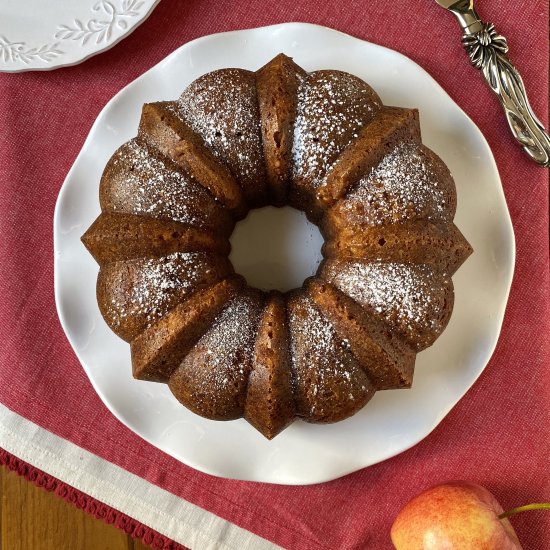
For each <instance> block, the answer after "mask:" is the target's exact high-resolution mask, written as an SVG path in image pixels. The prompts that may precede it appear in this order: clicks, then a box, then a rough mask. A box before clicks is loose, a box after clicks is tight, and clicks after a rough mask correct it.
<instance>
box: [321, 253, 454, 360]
mask: <svg viewBox="0 0 550 550" xmlns="http://www.w3.org/2000/svg"><path fill="white" fill-rule="evenodd" d="M319 276H320V277H321V278H322V279H324V280H325V281H327V282H328V283H331V284H332V285H333V286H335V287H336V288H338V289H339V290H340V291H341V292H342V293H344V294H345V295H347V296H349V297H350V298H352V299H353V300H354V301H356V302H357V303H358V304H359V305H360V306H361V307H362V308H364V309H365V311H366V312H367V313H368V314H369V315H370V316H371V317H374V318H377V319H378V320H379V322H382V323H383V324H385V325H386V326H389V327H392V330H394V331H395V332H397V333H398V334H400V335H401V336H402V337H403V338H404V339H405V340H406V341H407V343H408V344H409V345H410V346H411V347H412V348H413V349H415V350H416V351H421V350H423V349H425V348H427V347H429V346H431V345H432V344H433V343H434V342H435V340H436V339H437V338H438V336H439V335H440V334H441V333H442V332H443V331H444V330H445V327H446V326H447V324H448V322H449V320H450V318H451V313H452V311H453V305H454V290H453V281H452V279H451V277H450V275H448V274H446V273H444V272H442V271H440V270H439V269H438V268H437V267H434V266H431V265H426V264H418V265H414V264H409V263H395V262H369V261H365V260H355V259H351V260H344V259H342V260H340V259H332V260H326V261H325V262H323V265H322V266H321V268H320V269H319Z"/></svg>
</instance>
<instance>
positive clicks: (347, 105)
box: [293, 71, 380, 189]
mask: <svg viewBox="0 0 550 550" xmlns="http://www.w3.org/2000/svg"><path fill="white" fill-rule="evenodd" d="M379 107H380V102H379V100H378V97H377V96H376V94H375V93H374V92H373V91H372V90H371V89H370V88H369V86H367V84H365V83H364V82H363V81H362V80H360V79H358V78H357V77H354V76H353V75H350V74H347V73H342V72H339V71H318V72H315V73H312V74H311V75H309V76H308V77H306V78H305V79H303V80H302V83H301V85H300V86H299V88H298V107H297V116H296V124H295V127H294V145H293V157H294V175H295V176H297V177H299V178H304V179H306V180H308V182H309V183H310V184H311V186H312V187H313V188H314V189H316V188H318V187H319V186H320V185H321V184H322V183H323V179H324V177H325V175H326V173H327V172H328V171H329V169H330V168H331V166H332V165H333V164H334V162H335V161H336V160H337V158H338V156H339V154H340V153H341V152H342V151H343V150H344V148H345V147H346V146H347V145H348V144H349V143H350V142H351V141H353V140H354V139H355V138H357V137H358V132H360V130H361V128H362V127H363V126H365V125H366V124H367V123H368V122H369V121H370V120H371V119H372V118H373V116H374V115H375V113H376V112H377V111H378V109H379Z"/></svg>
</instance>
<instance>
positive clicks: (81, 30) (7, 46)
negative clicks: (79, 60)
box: [0, 0, 156, 70]
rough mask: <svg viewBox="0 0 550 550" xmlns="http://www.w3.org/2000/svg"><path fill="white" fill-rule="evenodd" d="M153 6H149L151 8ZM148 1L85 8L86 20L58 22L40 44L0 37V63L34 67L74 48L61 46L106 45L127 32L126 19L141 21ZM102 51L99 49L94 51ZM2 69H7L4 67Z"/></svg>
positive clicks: (108, 1)
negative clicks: (47, 37)
mask: <svg viewBox="0 0 550 550" xmlns="http://www.w3.org/2000/svg"><path fill="white" fill-rule="evenodd" d="M154 4H156V2H155V3H153V5H154ZM151 7H152V6H151V2H146V1H144V0H100V1H97V0H96V1H94V2H93V4H92V5H91V6H90V7H89V12H90V14H89V18H86V17H75V18H74V19H73V21H72V23H60V24H58V25H57V28H55V29H52V35H51V36H52V38H51V40H50V41H48V42H46V43H43V44H38V45H35V44H32V45H31V44H29V42H28V41H25V40H23V39H19V40H12V38H14V37H12V36H10V37H8V36H7V33H5V34H0V70H1V64H5V65H6V66H9V65H17V64H19V65H21V64H24V65H29V64H30V63H31V62H32V63H33V64H34V65H36V66H37V67H38V65H43V66H47V65H51V64H53V63H54V62H55V65H58V64H60V63H59V62H60V61H61V58H62V57H63V56H64V55H67V54H68V53H70V50H71V49H72V50H73V51H74V48H70V47H67V48H63V46H62V45H63V43H65V44H66V45H67V46H68V44H69V43H71V42H72V43H74V44H78V45H79V46H86V45H88V44H90V45H93V46H95V45H98V46H108V44H110V43H111V42H113V41H114V40H117V39H118V38H119V37H120V36H122V35H124V34H125V33H126V32H127V29H129V27H130V25H131V23H130V20H132V19H134V21H135V19H136V18H143V17H144V16H145V15H146V13H147V12H148V11H149V10H150V8H151ZM102 49H104V47H102V48H101V49H99V50H98V51H101V50H102ZM6 70H11V69H8V68H6Z"/></svg>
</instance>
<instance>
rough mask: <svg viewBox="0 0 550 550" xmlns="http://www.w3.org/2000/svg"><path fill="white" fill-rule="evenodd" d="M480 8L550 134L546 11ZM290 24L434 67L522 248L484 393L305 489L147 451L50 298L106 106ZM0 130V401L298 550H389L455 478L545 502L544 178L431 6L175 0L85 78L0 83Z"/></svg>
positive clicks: (549, 361) (538, 516)
mask: <svg viewBox="0 0 550 550" xmlns="http://www.w3.org/2000/svg"><path fill="white" fill-rule="evenodd" d="M479 4H480V5H479V10H480V11H481V14H482V15H483V16H485V18H486V19H488V20H491V21H493V22H494V23H495V24H496V25H497V29H498V30H499V31H500V32H501V33H502V34H504V35H505V36H506V37H507V38H508V39H509V42H510V46H511V56H512V58H513V60H514V61H515V63H516V65H517V66H518V68H519V69H520V71H521V72H522V74H523V77H524V80H525V82H526V85H527V88H528V90H529V92H530V96H531V99H532V103H533V107H534V109H535V111H536V112H537V114H538V115H539V117H540V118H541V119H542V120H545V121H546V120H547V119H548V4H547V3H546V2H544V1H543V0H537V1H533V0H531V1H529V2H526V1H521V0H520V1H518V2H515V3H509V2H504V1H503V0H500V1H499V0H486V1H485V2H480V3H479ZM416 13H417V14H419V15H418V17H414V15H413V14H416ZM293 20H295V21H306V22H311V23H318V24H322V25H326V26H331V27H333V28H336V29H338V30H341V31H344V32H348V33H350V34H353V35H355V36H358V37H360V38H363V39H366V40H370V41H372V42H376V43H378V44H382V45H384V46H388V47H390V48H393V49H396V50H398V51H400V52H402V53H404V54H406V55H408V56H409V57H411V58H412V59H413V60H415V61H416V62H418V63H419V64H420V65H422V66H423V67H424V68H426V69H427V70H428V71H429V72H430V73H431V74H432V75H433V76H434V77H435V78H436V80H438V81H439V82H440V83H441V85H442V86H443V87H444V88H445V89H446V90H447V92H448V93H449V94H450V95H451V96H452V97H453V99H454V100H455V101H456V102H457V103H458V104H459V105H460V106H461V107H462V108H463V109H464V110H465V111H466V112H467V113H468V114H469V115H470V116H471V117H472V119H473V120H474V122H476V124H477V125H478V126H479V127H480V128H481V130H482V131H483V133H484V134H485V136H486V138H487V139H488V141H489V144H490V145H491V147H492V149H493V152H494V154H495V157H496V161H497V164H498V167H499V170H500V173H501V177H502V181H503V186H504V190H505V193H506V198H507V200H508V204H509V208H510V211H511V215H512V219H513V223H514V227H515V231H516V237H517V245H518V249H517V264H516V276H515V280H514V284H513V287H512V293H511V296H510V302H509V306H508V310H507V315H506V319H505V323H504V327H503V331H502V335H501V338H500V342H499V345H498V347H497V350H496V353H495V355H494V357H493V359H492V360H491V362H490V364H489V366H488V367H487V369H486V370H485V372H484V373H483V375H482V376H481V378H480V380H479V381H478V382H477V383H476V385H475V386H474V388H473V389H472V390H471V391H470V392H469V393H468V394H467V395H466V397H465V398H464V399H463V400H462V401H461V402H460V403H459V404H458V405H457V406H456V407H455V409H454V410H453V411H452V412H451V413H450V414H449V416H448V417H447V418H446V419H445V420H444V421H443V422H442V423H441V425H440V426H439V427H438V428H437V429H436V430H435V431H434V432H433V433H432V434H431V435H430V436H429V437H427V438H426V439H425V440H424V441H423V442H421V443H420V444H419V445H417V446H416V447H414V448H413V449H411V450H409V451H407V452H405V453H403V454H401V455H399V456H397V457H395V458H393V459H391V460H388V461H386V462H384V463H382V464H379V465H376V466H373V467H370V468H367V469H364V470H362V471H360V472H357V473H355V474H352V475H350V476H347V477H345V478H343V479H340V480H337V481H334V482H330V483H326V484H322V485H316V486H311V487H279V486H274V485H266V484H256V483H246V482H237V481H229V480H221V479H218V478H213V477H210V476H207V475H204V474H201V473H199V472H196V471H194V470H192V469H190V468H188V467H185V466H183V465H182V464H180V463H179V462H177V461H176V460H174V459H172V458H170V457H168V456H166V455H165V454H164V453H162V452H161V451H158V450H157V449H155V448H153V447H151V446H149V445H147V444H146V443H144V442H143V441H142V440H141V439H140V438H139V437H138V436H136V435H134V434H133V433H131V432H130V431H128V430H127V429H126V428H125V427H124V426H122V425H121V424H120V423H119V422H118V421H117V420H116V419H115V418H114V417H113V416H112V415H111V414H110V413H109V412H108V411H107V409H106V408H105V407H104V405H103V404H102V402H101V401H100V400H99V398H98V396H97V395H96V394H95V392H94V390H93V389H92V387H91V385H90V383H89V381H88V379H87V378H86V376H85V374H84V371H83V370H82V368H81V366H80V365H79V363H78V361H77V360H76V358H75V356H74V354H73V352H72V350H71V348H70V346H69V344H68V343H67V341H66V339H65V337H64V335H63V332H62V330H61V328H60V326H59V323H58V320H57V317H56V313H55V305H54V297H53V250H52V229H51V228H52V218H53V210H54V205H55V200H56V197H57V194H58V191H59V188H60V186H61V184H62V182H63V179H64V178H65V175H66V173H67V171H68V170H69V168H70V166H71V164H72V162H73V161H74V159H75V157H76V155H77V154H78V151H79V150H80V148H81V146H82V144H83V142H84V139H85V137H86V135H87V133H88V131H89V129H90V127H91V125H92V123H93V121H94V119H95V117H96V116H97V114H98V113H99V111H100V110H101V108H102V107H103V106H104V105H105V103H106V102H107V101H108V100H109V99H110V98H111V97H112V96H113V95H114V94H115V93H116V92H117V91H118V90H120V88H122V87H123V86H124V85H126V84H127V83H128V82H130V81H131V80H133V79H134V78H136V77H137V76H139V75H140V74H141V73H142V72H143V71H145V70H146V69H148V68H150V67H151V66H152V65H154V64H156V63H157V62H158V61H160V60H161V59H162V58H163V57H165V56H166V55H167V54H169V53H170V52H171V51H173V50H174V49H175V48H176V47H177V46H179V45H181V44H182V43H184V42H186V41H188V40H191V39H193V38H196V37H198V36H202V35H205V34H210V33H214V32H219V31H225V30H233V29H237V28H245V27H256V26H261V25H267V24H272V23H279V22H284V21H293ZM527 29H528V32H526V30H527ZM0 128H1V130H0V185H1V192H0V234H1V236H2V238H1V239H0V296H1V298H2V299H1V301H0V339H1V341H2V345H1V346H0V381H1V383H0V402H1V403H3V404H4V405H6V406H7V407H9V408H10V409H12V410H14V411H16V412H17V413H18V414H20V415H22V416H24V417H25V418H28V419H29V420H32V421H33V422H35V423H37V424H39V425H40V426H42V427H44V428H46V429H48V430H50V431H52V432H54V433H56V434H57V435H60V436H61V437H63V438H65V439H67V440H69V441H71V442H73V443H76V444H77V445H79V446H81V447H83V448H85V449H87V450H89V451H91V452H92V453H95V454H97V455H99V456H101V457H103V458H105V459H107V460H109V461H110V462H112V463H114V464H117V465H119V466H121V467H123V468H125V469H126V470H128V471H130V472H133V473H135V474H136V475H138V476H140V477H142V478H144V479H146V480H149V481H150V482H152V483H154V484H157V485H158V486H160V487H163V488H165V489H167V490H168V491H170V492H172V493H174V494H176V495H179V496H181V497H182V498H184V499H186V500H188V501H190V502H192V503H195V504H197V505H199V506H201V507H203V508H206V509H207V510H210V511H211V512H213V513H215V514H217V515H219V516H221V517H223V518H226V519H227V520H229V521H231V522H233V523H235V524H237V525H240V526H241V527H244V528H245V529H247V530H249V531H252V532H254V533H257V534H259V535H261V536H262V537H265V538H267V539H269V540H271V541H273V542H275V543H277V544H280V545H282V546H285V547H288V548H300V549H309V548H350V549H351V548H360V547H367V548H376V549H384V548H390V547H391V545H390V543H389V536H388V533H389V527H390V525H391V523H392V520H393V518H394V516H395V515H396V513H397V511H398V510H399V509H400V508H401V506H402V505H403V504H404V503H405V502H406V501H407V500H408V499H409V498H411V497H412V496H413V495H414V494H416V493H417V492H419V491H420V490H422V489H423V488H425V487H426V486H428V485H431V484H433V483H437V482H440V481H444V480H447V479H453V478H468V479H471V480H473V481H477V482H479V483H481V484H483V485H485V486H487V487H488V488H489V489H491V490H492V491H493V492H494V493H495V494H496V495H497V496H498V498H499V499H500V500H501V502H502V504H503V506H504V507H505V508H506V507H511V506H513V505H518V504H523V503H527V502H534V501H548V500H549V499H550V476H548V471H549V466H550V458H549V457H550V441H549V438H548V425H549V421H550V410H549V409H550V399H549V398H550V342H549V339H548V335H549V334H550V281H549V260H548V171H547V170H544V169H541V168H538V167H537V166H535V165H534V164H533V163H531V162H530V161H529V160H528V159H527V157H526V156H525V155H524V153H522V152H521V150H520V149H519V147H517V146H516V144H515V143H514V142H513V140H512V138H511V137H510V135H509V132H508V129H507V126H506V122H505V120H504V117H503V116H502V113H501V111H500V107H499V106H498V103H497V100H496V99H495V98H494V97H493V96H492V94H491V92H490V91H489V90H488V89H487V88H486V87H485V85H484V84H483V82H482V79H481V78H480V76H479V74H478V73H477V71H475V70H474V69H473V68H471V67H470V66H469V64H468V62H467V59H466V57H465V53H464V52H463V51H462V48H461V45H460V31H459V29H458V27H457V25H456V22H455V21H454V18H453V17H452V16H451V15H450V14H446V13H445V12H444V11H443V10H442V9H441V8H439V7H438V6H437V5H436V4H435V2H427V1H425V0H409V1H408V2H405V1H404V0H394V1H393V2H391V3H390V2H388V3H385V4H384V5H383V6H382V4H380V3H377V4H376V3H372V2H367V1H366V0H365V1H362V2H361V1H357V0H351V1H349V2H343V1H338V0H336V1H335V2H332V3H330V4H324V3H320V2H314V1H312V0H304V1H303V2H300V3H296V2H293V1H290V0H281V1H279V2H276V3H264V2H258V1H256V0H251V1H248V2H246V1H244V0H238V1H234V2H231V3H226V2H217V1H216V0H196V1H188V2H178V1H176V0H164V1H163V2H161V3H160V4H159V6H158V7H157V8H156V10H155V11H154V12H153V14H152V16H151V17H150V19H149V20H147V21H146V22H145V23H144V24H143V25H142V26H141V27H140V28H138V29H137V30H136V31H135V32H134V33H133V34H132V35H131V36H130V37H129V38H127V39H126V40H124V41H123V42H121V43H120V44H119V45H117V46H116V47H115V48H113V49H112V50H110V51H109V52H106V53H104V54H101V55H99V56H96V57H94V58H92V59H90V60H88V61H86V62H85V63H83V64H81V65H79V66H76V67H72V68H67V69H60V70H56V71H53V72H43V73H40V72H34V73H25V74H15V75H9V74H2V75H0ZM304 503H307V504H306V505H304ZM513 521H514V525H515V526H516V527H517V530H518V534H519V536H520V539H521V540H522V541H523V542H524V545H525V548H544V547H549V546H550V516H549V515H543V514H542V513H532V514H523V515H521V516H518V517H517V518H515V519H514V520H513Z"/></svg>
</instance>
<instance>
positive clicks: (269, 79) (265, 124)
mask: <svg viewBox="0 0 550 550" xmlns="http://www.w3.org/2000/svg"><path fill="white" fill-rule="evenodd" d="M305 76H306V72H305V71H304V70H303V69H302V68H301V67H299V66H298V65H296V63H294V62H293V61H292V60H291V59H290V58H288V57H287V56H286V55H283V54H280V55H278V56H277V57H275V58H274V59H272V60H271V61H270V62H269V63H268V64H267V65H265V66H264V67H262V68H261V69H260V70H259V71H258V72H257V73H256V82H257V89H258V102H259V106H260V118H261V123H262V141H263V148H264V155H265V161H266V171H267V180H268V184H269V201H270V203H272V204H273V205H275V206H282V205H284V204H285V202H286V199H287V195H288V187H289V184H290V178H291V175H292V144H293V140H294V121H295V120H296V108H297V91H298V86H299V85H300V81H301V80H303V79H304V78H305Z"/></svg>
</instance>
